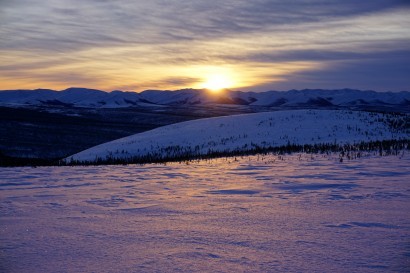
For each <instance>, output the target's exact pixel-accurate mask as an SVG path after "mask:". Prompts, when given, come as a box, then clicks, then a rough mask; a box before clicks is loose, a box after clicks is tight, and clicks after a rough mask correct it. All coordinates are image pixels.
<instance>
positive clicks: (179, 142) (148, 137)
mask: <svg viewBox="0 0 410 273" xmlns="http://www.w3.org/2000/svg"><path fill="white" fill-rule="evenodd" d="M408 120H409V115H392V114H379V113H369V112H354V111H344V110H343V111H342V110H294V111H278V112H265V113H256V114H245V115H236V116H226V117H217V118H209V119H201V120H194V121H188V122H182V123H177V124H173V125H168V126H164V127H160V128H157V129H154V130H151V131H147V132H144V133H140V134H136V135H132V136H129V137H125V138H121V139H118V140H115V141H111V142H108V143H105V144H102V145H98V146H96V147H93V148H90V149H87V150H85V151H83V152H80V153H77V154H75V155H73V156H70V157H68V158H66V162H71V161H77V162H93V161H94V162H95V161H104V160H112V159H124V160H131V159H138V158H149V159H153V160H159V159H163V158H167V159H168V158H171V159H172V158H178V157H182V156H192V157H195V156H200V155H207V154H212V153H233V152H238V151H250V150H254V149H255V148H258V149H259V148H262V149H263V148H272V147H281V146H285V145H289V144H295V145H305V144H308V145H309V144H318V143H332V144H333V143H334V144H340V145H342V144H353V143H359V142H369V141H378V140H392V139H396V140H397V139H409V138H410V132H409V129H408V127H409V124H408Z"/></svg>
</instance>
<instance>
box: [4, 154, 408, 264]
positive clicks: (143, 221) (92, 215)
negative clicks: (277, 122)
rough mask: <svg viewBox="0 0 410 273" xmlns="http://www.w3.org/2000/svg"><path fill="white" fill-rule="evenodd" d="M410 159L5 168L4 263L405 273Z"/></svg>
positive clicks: (288, 158)
mask: <svg viewBox="0 0 410 273" xmlns="http://www.w3.org/2000/svg"><path fill="white" fill-rule="evenodd" d="M409 166H410V156H409V155H408V154H405V155H404V157H402V158H399V157H395V156H390V157H368V158H361V159H359V160H352V161H345V162H343V163H340V162H338V160H337V156H327V155H315V156H314V158H313V160H312V158H311V155H302V156H301V157H300V156H298V155H293V156H290V155H287V156H284V157H278V156H270V155H268V156H252V157H243V158H241V157H238V158H228V159H214V160H210V161H199V162H190V163H169V164H166V165H144V166H139V165H129V166H96V167H91V166H90V167H44V168H3V169H2V170H1V172H0V181H1V182H0V192H1V197H2V198H1V207H0V211H1V214H0V215H1V221H0V231H1V237H0V240H1V241H0V242H1V243H0V250H1V253H2V255H1V256H0V259H1V260H0V264H1V265H2V268H3V269H4V270H5V271H7V272H8V271H10V272H15V271H18V272H32V271H33V269H38V271H39V272H40V271H43V272H58V271H59V270H61V269H62V268H65V269H66V270H67V271H70V272H79V271H86V272H91V271H97V272H100V271H101V269H103V271H104V270H106V271H110V272H132V271H150V272H152V271H158V272H169V271H178V272H192V271H194V272H195V271H198V272H203V271H220V272H231V271H252V272H272V271H282V272H283V271H291V272H293V271H299V272H300V271H306V272H312V271H321V272H330V271H334V272H346V271H350V272H353V271H360V272H375V271H390V272H391V271H394V272H400V271H402V272H405V271H406V266H408V265H409V264H408V259H409V244H408V238H409V235H410V221H409V219H410V217H409V216H410V215H409V212H408V208H409V205H410V201H409V200H410V199H409V195H410V186H409V182H408V181H410V167H409ZM3 269H2V270H3Z"/></svg>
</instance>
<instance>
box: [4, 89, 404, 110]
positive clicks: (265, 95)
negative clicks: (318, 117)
mask: <svg viewBox="0 0 410 273" xmlns="http://www.w3.org/2000/svg"><path fill="white" fill-rule="evenodd" d="M147 103H150V104H152V105H159V104H160V105H196V104H233V105H253V106H270V107H316V108H321V107H331V106H338V107H352V106H394V105H397V106H400V107H409V108H410V92H406V91H403V92H395V93H394V92H375V91H360V90H352V89H341V90H312V89H309V90H299V91H298V90H291V91H268V92H261V93H256V92H240V91H225V92H222V93H220V94H212V93H210V92H208V91H207V90H195V89H184V90H177V91H160V90H147V91H144V92H141V93H135V92H124V91H112V92H104V91H100V90H95V89H86V88H68V89H66V90H63V91H53V90H48V89H37V90H4V91H0V104H1V105H19V106H21V105H23V106H24V105H54V106H56V105H60V106H67V107H68V106H75V107H97V108H101V107H109V108H117V107H130V106H136V105H146V104H147Z"/></svg>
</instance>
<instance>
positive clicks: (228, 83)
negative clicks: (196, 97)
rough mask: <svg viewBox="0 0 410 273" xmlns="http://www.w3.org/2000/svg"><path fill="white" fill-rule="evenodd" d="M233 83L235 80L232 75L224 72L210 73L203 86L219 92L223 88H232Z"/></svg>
mask: <svg viewBox="0 0 410 273" xmlns="http://www.w3.org/2000/svg"><path fill="white" fill-rule="evenodd" d="M232 85H233V81H232V79H231V78H230V77H228V76H227V75H223V74H213V75H209V76H208V78H207V79H206V81H205V82H204V83H203V88H205V89H208V90H210V91H212V92H219V91H221V90H223V89H226V88H230V87H232Z"/></svg>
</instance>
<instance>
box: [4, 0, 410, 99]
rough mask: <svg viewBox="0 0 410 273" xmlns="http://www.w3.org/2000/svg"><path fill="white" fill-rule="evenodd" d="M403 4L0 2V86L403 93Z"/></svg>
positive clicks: (385, 0)
mask: <svg viewBox="0 0 410 273" xmlns="http://www.w3.org/2000/svg"><path fill="white" fill-rule="evenodd" d="M409 4H410V2H409V1H394V0H374V1H356V0H355V1H353V0H345V1H331V0H330V1H322V0H309V1H307V0H293V1H279V0H273V1H266V0H255V1H245V0H243V1H242V0H226V1H209V0H208V1H203V0H202V1H199V0H192V1H180V0H174V1H165V0H151V1H140V0H135V1H131V0H121V1H120V0H112V1H108V0H81V1H80V0H65V1H63V0H48V1H35V0H34V1H33V0H13V1H7V0H0V36H1V37H2V39H0V82H1V83H2V86H1V87H0V89H17V88H54V89H64V88H66V87H69V86H83V87H90V88H99V89H103V90H113V89H125V90H135V91H142V90H144V89H180V88H190V87H192V88H202V87H206V86H210V82H212V83H213V84H216V85H218V84H220V85H221V86H223V85H224V86H223V87H229V88H232V89H241V90H254V91H266V90H287V89H304V88H331V89H334V88H344V87H347V88H358V89H372V90H376V91H401V90H410V76H409V75H410V46H409V45H410V16H408V15H409V14H410V12H409V11H410V5H409Z"/></svg>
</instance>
